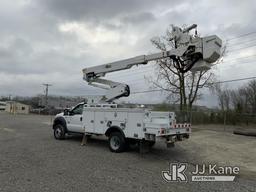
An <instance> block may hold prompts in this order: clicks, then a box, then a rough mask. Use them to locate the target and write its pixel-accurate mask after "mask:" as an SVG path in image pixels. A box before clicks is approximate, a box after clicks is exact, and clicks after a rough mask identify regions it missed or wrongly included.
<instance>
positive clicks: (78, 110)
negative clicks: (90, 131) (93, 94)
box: [67, 104, 84, 133]
mask: <svg viewBox="0 0 256 192" xmlns="http://www.w3.org/2000/svg"><path fill="white" fill-rule="evenodd" d="M83 106H84V105H83V104H79V105H77V106H76V107H75V108H73V109H72V110H71V111H70V112H69V116H68V117H67V128H68V130H69V131H72V132H79V133H82V132H84V130H83V126H82V122H83V117H82V113H83Z"/></svg>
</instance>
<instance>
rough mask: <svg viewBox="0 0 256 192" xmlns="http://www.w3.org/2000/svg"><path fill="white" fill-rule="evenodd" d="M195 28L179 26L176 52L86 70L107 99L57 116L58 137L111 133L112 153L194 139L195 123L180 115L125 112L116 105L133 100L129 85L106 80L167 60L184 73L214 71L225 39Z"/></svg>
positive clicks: (175, 29) (175, 35) (87, 78)
mask: <svg viewBox="0 0 256 192" xmlns="http://www.w3.org/2000/svg"><path fill="white" fill-rule="evenodd" d="M194 28H196V25H195V24H194V25H192V26H190V27H188V28H186V29H183V30H182V29H181V28H179V27H175V26H173V30H172V36H173V38H172V39H171V41H174V45H175V46H174V48H173V49H171V50H168V51H163V52H160V53H155V54H150V55H141V56H137V57H133V58H130V59H125V60H120V61H116V62H113V63H107V64H104V65H99V66H95V67H90V68H85V69H83V78H84V80H85V81H87V82H88V84H89V85H92V86H95V87H99V88H103V89H106V90H107V92H106V95H105V96H103V97H94V98H89V99H88V100H87V102H86V103H80V104H78V105H77V106H76V107H74V108H73V109H71V110H68V109H67V110H65V111H64V112H63V113H60V114H58V115H56V117H55V119H54V123H53V129H54V136H55V138H56V139H64V138H65V134H66V133H82V134H84V136H85V137H88V136H91V135H105V136H107V137H108V138H109V148H110V150H111V151H112V152H122V151H124V150H125V149H126V146H127V144H129V143H140V146H143V145H148V146H153V145H154V144H155V142H156V141H164V142H166V144H167V146H173V145H174V142H175V141H181V140H183V139H185V138H189V135H190V133H191V125H190V124H189V123H186V122H183V123H182V124H180V123H177V122H176V116H175V113H174V112H159V111H150V110H147V109H143V108H135V109H131V108H119V107H118V105H117V104H115V103H114V102H113V101H114V100H116V99H118V98H120V97H128V96H129V95H130V88H129V86H128V85H126V84H123V83H119V82H114V81H111V80H107V79H102V77H104V76H105V74H107V73H111V72H115V71H120V70H126V69H130V68H131V67H133V66H136V65H145V64H147V63H148V62H150V61H156V60H159V59H167V58H169V59H170V60H171V61H172V62H173V65H175V67H176V68H178V69H179V70H180V72H182V73H186V72H188V71H193V72H194V73H196V72H197V71H202V70H209V69H210V68H211V65H212V63H214V62H216V61H217V60H218V59H219V57H220V54H221V53H220V49H221V45H222V42H221V39H220V38H218V37H217V36H216V35H212V36H208V37H203V38H201V37H198V36H197V35H190V34H189V31H190V30H192V29H194Z"/></svg>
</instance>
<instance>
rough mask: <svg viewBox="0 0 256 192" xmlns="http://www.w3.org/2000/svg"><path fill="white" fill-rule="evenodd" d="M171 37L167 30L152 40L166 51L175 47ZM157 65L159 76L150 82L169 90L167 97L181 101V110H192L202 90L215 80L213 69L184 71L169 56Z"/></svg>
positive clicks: (160, 48) (177, 101)
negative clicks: (161, 35) (163, 34)
mask: <svg viewBox="0 0 256 192" xmlns="http://www.w3.org/2000/svg"><path fill="white" fill-rule="evenodd" d="M171 38H172V35H171V31H170V30H167V33H166V35H165V36H163V37H155V38H152V39H151V42H152V44H153V45H154V46H155V47H156V48H157V49H159V50H161V51H166V50H168V49H170V48H174V47H175V46H174V43H173V42H171V41H169V39H171ZM156 66H157V68H156V72H157V78H156V79H153V78H152V79H150V82H151V83H152V84H153V86H154V87H157V88H160V89H162V90H165V91H167V92H168V93H169V94H168V97H167V99H168V100H171V101H173V102H174V103H179V106H180V110H186V111H190V110H191V109H192V106H193V103H194V102H195V101H196V100H198V99H200V98H201V93H200V90H201V89H202V88H204V87H210V86H212V85H213V82H214V80H215V76H214V73H213V72H212V71H211V70H210V71H200V72H194V73H192V72H190V71H189V72H187V73H182V72H181V71H180V67H181V66H177V65H175V63H174V61H173V60H171V59H169V58H166V59H161V60H158V61H157V65H156Z"/></svg>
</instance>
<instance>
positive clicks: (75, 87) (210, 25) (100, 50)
mask: <svg viewBox="0 0 256 192" xmlns="http://www.w3.org/2000/svg"><path fill="white" fill-rule="evenodd" d="M255 9H256V5H255V1H253V0H251V1H247V2H243V1H238V0H235V1H231V0H230V1H228V0H226V1H221V0H217V1H214V2H211V1H189V0H187V1H178V0H175V1H169V0H159V1H155V0H140V1H139V0H131V1H121V0H107V1H102V0H75V1H70V0H37V1H32V0H18V1H15V2H12V1H8V0H3V1H2V2H1V7H0V23H1V28H0V42H1V44H0V74H1V77H2V78H4V79H3V80H2V81H1V83H0V90H1V92H0V95H5V94H9V93H10V94H13V95H15V94H17V95H35V94H38V93H41V92H42V86H41V84H42V83H43V82H50V83H53V84H54V87H52V89H51V93H52V94H63V95H83V94H84V95H86V94H89V93H90V94H92V93H103V92H102V91H100V90H99V91H96V90H95V89H92V88H90V87H88V86H86V83H85V82H84V81H83V80H82V74H81V69H82V68H84V67H87V66H92V65H96V64H101V63H104V62H110V61H113V60H117V59H123V58H126V57H130V56H135V55H139V54H145V53H149V52H153V51H155V49H154V47H153V46H152V45H151V43H150V38H151V37H153V36H156V35H158V36H159V35H163V34H164V33H165V30H166V28H167V27H168V26H169V24H177V25H183V24H191V23H197V24H198V25H199V26H198V29H199V32H200V33H202V34H213V33H216V34H218V35H220V36H221V37H222V38H223V39H225V38H228V37H233V36H237V35H239V34H243V33H248V32H250V31H256V26H255V25H253V23H254V15H255V11H256V10H255ZM61 29H62V30H61ZM248 39H249V38H248ZM239 42H240V40H237V41H235V43H237V44H238V43H239ZM252 51H253V50H252ZM239 54H242V53H239ZM236 55H237V53H233V56H232V55H230V57H235V56H236ZM223 65H225V64H223ZM240 72H241V74H245V75H250V74H248V73H250V72H252V70H251V71H250V70H248V65H247V68H241V69H240ZM127 74H132V72H131V73H129V72H127ZM217 75H220V76H221V77H220V78H222V79H230V78H233V77H235V75H236V73H235V72H227V71H225V72H220V73H219V74H217ZM113 78H114V75H113ZM138 78H141V75H140V74H139V73H137V75H130V76H129V75H127V76H119V79H120V81H124V82H128V83H130V82H136V83H133V84H135V85H134V86H133V87H134V89H136V90H141V89H143V90H144V89H147V87H148V85H147V84H146V83H144V82H141V83H137V80H136V79H138ZM142 98H143V99H142ZM150 98H152V99H150ZM163 98H164V96H159V97H157V96H156V95H155V93H154V94H152V95H151V96H150V95H143V96H141V95H140V96H135V95H134V96H131V98H128V100H129V99H130V100H129V101H140V99H142V100H143V101H144V100H148V101H149V102H150V101H152V102H157V99H158V100H159V101H160V100H162V99H163Z"/></svg>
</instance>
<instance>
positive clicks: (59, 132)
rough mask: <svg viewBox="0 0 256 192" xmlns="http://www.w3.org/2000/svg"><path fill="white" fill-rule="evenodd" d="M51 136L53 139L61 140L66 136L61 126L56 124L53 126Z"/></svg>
mask: <svg viewBox="0 0 256 192" xmlns="http://www.w3.org/2000/svg"><path fill="white" fill-rule="evenodd" d="M53 134H54V138H55V139H57V140H63V139H65V134H66V131H65V128H64V127H63V126H62V125H61V124H57V125H55V126H54V129H53Z"/></svg>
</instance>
